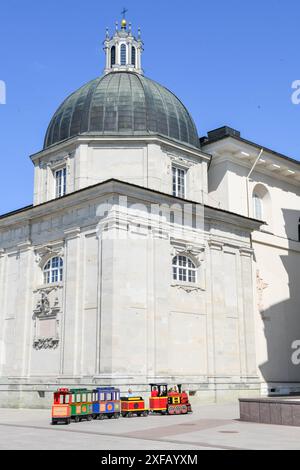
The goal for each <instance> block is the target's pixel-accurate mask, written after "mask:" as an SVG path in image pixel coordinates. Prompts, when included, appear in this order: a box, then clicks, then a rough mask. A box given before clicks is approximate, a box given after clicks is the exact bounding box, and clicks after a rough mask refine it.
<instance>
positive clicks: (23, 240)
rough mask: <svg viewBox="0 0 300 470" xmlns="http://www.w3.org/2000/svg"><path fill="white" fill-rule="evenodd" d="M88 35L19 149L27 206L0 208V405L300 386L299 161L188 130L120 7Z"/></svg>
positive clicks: (203, 396) (233, 133)
mask: <svg viewBox="0 0 300 470" xmlns="http://www.w3.org/2000/svg"><path fill="white" fill-rule="evenodd" d="M104 46H105V54H106V64H105V70H104V73H103V75H102V76H100V77H99V78H97V79H95V80H92V81H90V82H89V83H87V84H86V85H84V86H83V87H81V88H80V89H79V90H77V91H75V92H74V93H73V94H72V95H71V96H69V97H68V98H66V100H65V101H64V102H63V103H62V105H61V106H60V107H59V108H58V110H57V111H56V113H55V114H54V116H53V118H52V119H51V122H50V124H49V127H48V129H47V132H46V136H45V142H44V148H43V149H42V150H41V151H40V152H38V153H36V154H35V155H33V156H31V160H32V163H33V165H34V171H35V179H34V196H33V205H31V206H29V207H24V208H22V209H20V210H17V211H14V212H12V213H9V214H4V215H2V216H0V406H12V407H14V406H16V407H17V406H22V407H30V406H31V407H44V406H49V403H50V400H51V392H52V391H53V390H55V389H57V387H65V386H79V387H85V386H87V387H92V386H96V385H97V386H99V385H115V386H120V387H121V388H122V390H126V389H127V388H128V387H129V386H130V387H131V388H133V389H134V390H135V391H137V392H139V393H146V392H147V391H148V390H149V388H148V384H149V383H151V382H152V383H153V382H156V381H158V382H170V383H182V384H184V388H185V389H186V390H188V391H189V392H190V393H191V395H194V396H195V399H196V398H199V399H200V400H202V401H216V400H234V399H236V398H237V397H239V396H253V395H257V394H267V393H269V394H270V393H289V392H293V391H297V390H298V391H300V369H299V367H300V366H299V365H297V364H295V361H294V362H293V361H292V354H293V352H294V350H293V347H294V345H295V344H296V343H295V341H297V340H300V319H299V310H300V309H299V306H300V289H298V283H299V278H300V243H299V237H300V229H299V227H300V166H299V162H298V161H297V160H293V159H291V158H288V157H286V156H284V155H281V154H279V153H277V152H275V151H272V150H270V149H267V148H265V147H262V146H260V145H258V144H256V143H254V142H250V141H248V140H246V139H245V138H243V137H241V135H240V133H239V132H238V131H237V130H234V129H231V128H229V127H223V128H220V129H216V130H213V131H211V132H208V135H207V136H206V137H202V138H199V135H198V132H197V129H196V126H195V124H194V121H193V119H192V117H191V115H190V113H189V111H188V110H187V109H186V107H185V106H184V105H183V104H182V102H181V101H180V100H179V99H178V98H177V97H176V96H175V95H174V94H173V93H172V92H170V91H169V90H168V89H167V88H165V87H164V86H161V85H159V84H158V83H156V82H155V81H153V80H151V79H149V78H147V77H145V76H144V73H143V68H142V53H143V42H142V39H141V34H140V32H139V33H138V35H137V36H135V35H134V34H133V32H132V29H131V25H130V24H128V23H127V21H126V20H123V21H122V23H121V26H120V28H119V27H117V28H116V31H115V33H114V35H113V36H110V35H109V33H108V32H107V35H106V39H105V42H104Z"/></svg>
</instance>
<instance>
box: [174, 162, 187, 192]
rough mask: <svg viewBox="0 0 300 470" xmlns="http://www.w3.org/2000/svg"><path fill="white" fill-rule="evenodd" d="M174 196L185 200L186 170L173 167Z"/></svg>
mask: <svg viewBox="0 0 300 470" xmlns="http://www.w3.org/2000/svg"><path fill="white" fill-rule="evenodd" d="M172 175H173V196H176V197H182V198H185V193H186V189H185V182H186V170H184V169H182V168H178V167H176V166H173V168H172Z"/></svg>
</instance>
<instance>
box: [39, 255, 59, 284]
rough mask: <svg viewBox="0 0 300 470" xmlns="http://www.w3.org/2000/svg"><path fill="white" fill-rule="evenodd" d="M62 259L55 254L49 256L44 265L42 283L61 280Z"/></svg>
mask: <svg viewBox="0 0 300 470" xmlns="http://www.w3.org/2000/svg"><path fill="white" fill-rule="evenodd" d="M63 268H64V262H63V259H62V258H60V257H58V256H56V257H55V258H51V259H50V260H49V261H48V263H47V264H46V266H45V267H44V284H53V283H55V282H62V280H63Z"/></svg>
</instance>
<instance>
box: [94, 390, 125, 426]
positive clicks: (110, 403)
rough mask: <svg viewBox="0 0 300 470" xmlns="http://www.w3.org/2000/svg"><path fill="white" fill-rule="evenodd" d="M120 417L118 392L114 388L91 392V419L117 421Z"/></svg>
mask: <svg viewBox="0 0 300 470" xmlns="http://www.w3.org/2000/svg"><path fill="white" fill-rule="evenodd" d="M120 415H121V401H120V390H119V389H118V388H114V387H98V388H96V389H95V390H93V418H94V419H104V418H105V417H107V418H109V419H111V418H114V419H118V418H120Z"/></svg>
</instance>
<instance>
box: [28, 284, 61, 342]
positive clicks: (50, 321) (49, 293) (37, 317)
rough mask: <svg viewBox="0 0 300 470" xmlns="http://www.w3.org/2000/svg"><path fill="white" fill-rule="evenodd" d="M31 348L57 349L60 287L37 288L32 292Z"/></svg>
mask: <svg viewBox="0 0 300 470" xmlns="http://www.w3.org/2000/svg"><path fill="white" fill-rule="evenodd" d="M34 296H35V309H34V311H33V328H34V334H33V348H34V349H36V350H41V349H57V348H58V346H59V341H60V338H59V330H60V316H61V311H62V287H61V286H53V287H45V288H39V289H37V290H36V291H35V292H34Z"/></svg>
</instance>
